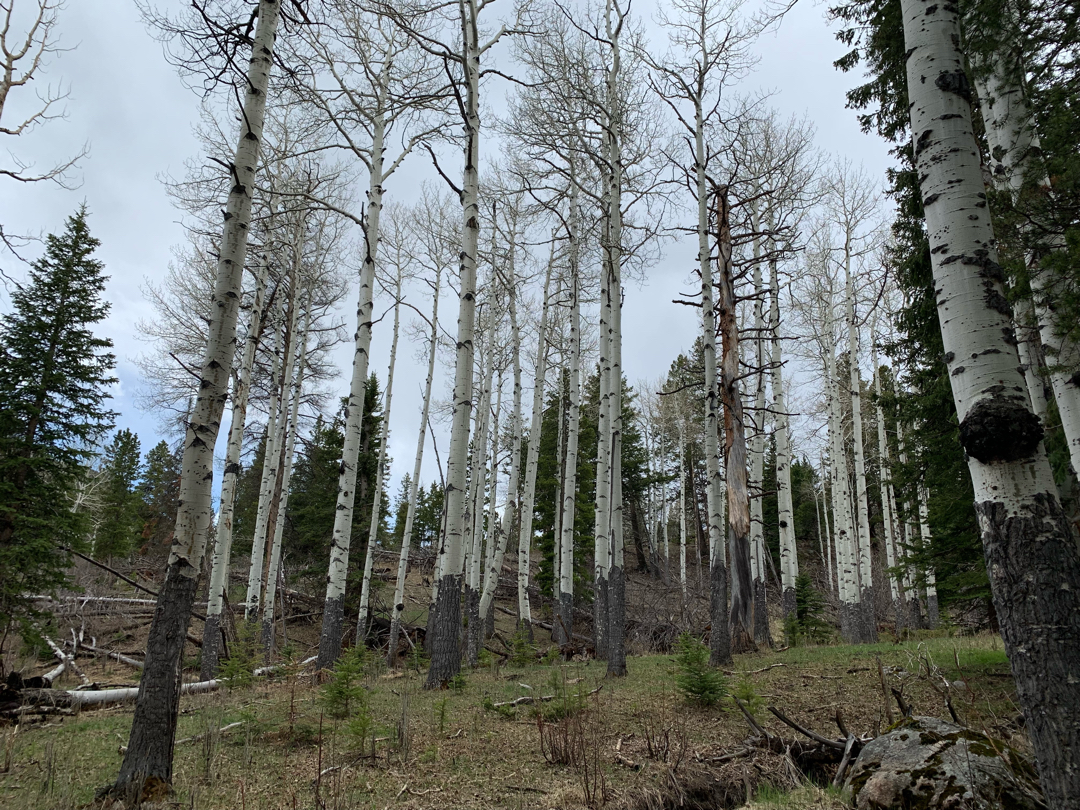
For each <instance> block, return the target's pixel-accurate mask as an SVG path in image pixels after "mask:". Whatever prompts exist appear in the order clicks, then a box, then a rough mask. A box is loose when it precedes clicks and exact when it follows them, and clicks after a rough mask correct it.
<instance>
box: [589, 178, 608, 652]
mask: <svg viewBox="0 0 1080 810" xmlns="http://www.w3.org/2000/svg"><path fill="white" fill-rule="evenodd" d="M605 182H607V181H606V178H605ZM607 195H610V191H605V199H606V198H607ZM605 210H607V206H606V205H605ZM603 227H606V228H610V225H609V224H605V225H604V226H603ZM607 239H610V236H608V237H607ZM610 261H611V254H610V251H609V250H605V251H604V255H603V258H602V260H601V268H600V363H599V375H600V380H599V384H600V413H599V417H598V419H597V449H596V496H595V506H596V511H595V515H594V519H593V527H594V528H593V537H594V538H595V539H594V542H593V589H594V594H593V610H594V617H593V633H594V640H593V646H594V648H595V649H596V657H597V658H599V659H601V660H604V659H606V658H607V654H608V585H609V583H608V569H609V568H610V565H611V562H610V560H611V537H610V532H611V335H610V327H609V324H610V323H611V312H612V306H611V272H610V269H609V267H608V263H609V262H610Z"/></svg>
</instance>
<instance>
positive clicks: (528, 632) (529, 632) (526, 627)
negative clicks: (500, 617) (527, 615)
mask: <svg viewBox="0 0 1080 810" xmlns="http://www.w3.org/2000/svg"><path fill="white" fill-rule="evenodd" d="M517 631H518V632H519V633H521V634H522V635H523V636H524V637H525V640H526V641H528V642H529V643H530V644H532V643H533V628H532V622H529V621H525V620H524V619H518V624H517Z"/></svg>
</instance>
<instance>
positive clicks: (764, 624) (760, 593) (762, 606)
mask: <svg viewBox="0 0 1080 810" xmlns="http://www.w3.org/2000/svg"><path fill="white" fill-rule="evenodd" d="M765 597H766V593H765V581H764V580H762V579H756V580H754V642H755V643H757V644H765V645H766V646H769V647H771V646H772V634H771V633H770V632H769V608H768V602H767V601H766V598H765Z"/></svg>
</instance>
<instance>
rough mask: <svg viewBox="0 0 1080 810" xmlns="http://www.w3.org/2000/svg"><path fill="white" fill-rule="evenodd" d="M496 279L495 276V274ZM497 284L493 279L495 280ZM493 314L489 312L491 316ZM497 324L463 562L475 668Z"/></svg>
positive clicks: (487, 361) (468, 640) (468, 642)
mask: <svg viewBox="0 0 1080 810" xmlns="http://www.w3.org/2000/svg"><path fill="white" fill-rule="evenodd" d="M492 276H494V273H493V274H492ZM492 283H494V279H492ZM490 314H491V313H489V315H490ZM497 328H498V326H497V322H496V321H495V320H494V319H492V318H491V317H489V318H488V328H487V332H488V335H487V339H486V341H485V343H486V344H487V345H486V347H485V358H484V368H483V369H482V371H481V375H482V376H481V383H480V387H481V392H480V397H479V408H478V410H477V413H476V420H475V424H474V433H473V457H472V462H471V468H472V476H471V480H470V482H469V497H468V501H467V503H468V507H467V509H468V511H467V513H466V518H465V540H466V543H467V546H466V549H465V560H464V568H463V570H464V576H463V580H464V585H465V595H464V602H463V610H464V614H465V656H466V659H467V660H468V662H469V666H475V665H476V664H475V658H476V655H478V654H479V651H478V649H477V645H478V644H479V639H480V633H479V629H478V628H477V626H476V625H477V623H478V619H479V615H480V614H479V610H480V592H479V588H480V571H481V569H482V568H483V566H482V565H481V562H480V560H481V558H482V557H483V553H484V498H485V495H486V494H487V481H488V476H487V464H488V434H489V433H490V431H491V415H492V413H491V411H492V408H491V394H492V387H491V384H492V377H493V375H494V372H495V344H494V339H495V334H494V333H495V330H496V329H497Z"/></svg>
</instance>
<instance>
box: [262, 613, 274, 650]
mask: <svg viewBox="0 0 1080 810" xmlns="http://www.w3.org/2000/svg"><path fill="white" fill-rule="evenodd" d="M260 640H261V641H262V648H263V655H264V656H266V657H267V658H269V657H270V656H271V655H273V654H274V620H273V619H272V618H270V619H267V618H265V617H264V618H263V620H262V631H261V633H260Z"/></svg>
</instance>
